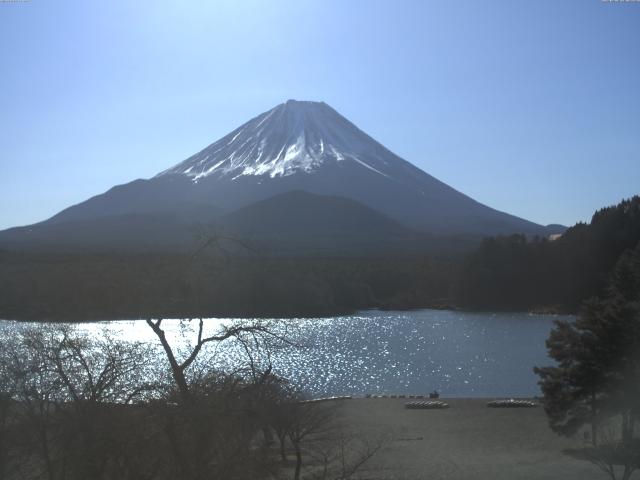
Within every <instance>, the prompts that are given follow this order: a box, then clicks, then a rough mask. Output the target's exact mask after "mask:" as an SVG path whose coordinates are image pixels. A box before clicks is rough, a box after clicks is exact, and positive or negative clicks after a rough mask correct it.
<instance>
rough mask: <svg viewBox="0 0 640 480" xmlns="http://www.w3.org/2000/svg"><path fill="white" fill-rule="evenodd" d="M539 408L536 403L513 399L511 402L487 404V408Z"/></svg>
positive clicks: (499, 401)
mask: <svg viewBox="0 0 640 480" xmlns="http://www.w3.org/2000/svg"><path fill="white" fill-rule="evenodd" d="M537 406H538V404H537V403H536V402H532V401H530V400H514V399H513V398H510V399H509V400H493V401H491V402H488V403H487V407H489V408H533V407H537Z"/></svg>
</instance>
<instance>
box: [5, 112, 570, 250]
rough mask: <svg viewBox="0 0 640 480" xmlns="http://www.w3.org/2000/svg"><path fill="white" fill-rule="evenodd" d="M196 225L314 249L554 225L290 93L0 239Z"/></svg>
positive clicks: (178, 242)
mask: <svg viewBox="0 0 640 480" xmlns="http://www.w3.org/2000/svg"><path fill="white" fill-rule="evenodd" d="M196 225H206V226H209V227H211V228H214V229H217V230H224V231H231V232H233V233H234V234H240V235H249V236H253V237H254V238H258V239H261V240H265V239H266V243H267V244H270V245H272V246H273V245H276V244H278V242H283V241H284V242H287V241H288V242H289V243H290V244H291V243H292V242H293V243H295V242H301V244H304V243H305V241H307V240H309V239H312V238H313V239H316V240H317V239H318V238H323V239H324V241H323V242H324V243H323V244H322V246H321V247H319V248H324V247H326V246H327V245H336V244H340V243H341V242H342V243H344V242H347V243H350V245H352V246H354V247H357V245H359V244H363V242H364V243H367V244H375V243H376V242H379V243H380V245H388V244H389V242H397V241H398V239H400V238H402V239H407V238H411V239H413V240H412V241H415V240H416V239H417V238H422V237H425V236H429V237H437V236H455V235H469V236H486V235H496V234H511V233H524V234H527V235H542V236H546V235H548V234H550V233H556V230H557V229H554V228H552V227H544V226H541V225H538V224H535V223H532V222H529V221H527V220H524V219H522V218H519V217H516V216H513V215H509V214H507V213H504V212H500V211H498V210H494V209H492V208H490V207H488V206H486V205H483V204H481V203H479V202H477V201H475V200H473V199H472V198H470V197H468V196H466V195H464V194H463V193H460V192H458V191H456V190H455V189H453V188H451V187H449V186H448V185H446V184H444V183H443V182H441V181H439V180H437V179H436V178H434V177H432V176H431V175H429V174H427V173H426V172H424V171H422V170H421V169H419V168H417V167H415V166H414V165H412V164H411V163H409V162H407V161H405V160H403V159H402V158H400V157H399V156H397V155H395V154H394V153H393V152H391V151H390V150H388V149H387V148H385V147H384V146H383V145H381V144H380V143H378V142H377V141H375V140H374V139H373V138H371V137H370V136H368V135H367V134H366V133H364V132H363V131H361V130H360V129H359V128H358V127H356V126H355V125H354V124H353V123H351V122H350V121H349V120H347V119H346V118H345V117H343V116H342V115H340V114H339V113H338V112H336V111H335V110H334V109H333V108H331V107H330V106H329V105H327V104H325V103H323V102H308V101H295V100H289V101H287V102H285V103H283V104H280V105H278V106H276V107H274V108H272V109H271V110H269V111H267V112H264V113H262V114H260V115H258V116H257V117H255V118H253V119H252V120H249V121H248V122H246V123H245V124H243V125H241V126H240V127H238V128H236V129H235V130H233V131H232V132H230V133H229V134H227V135H226V136H224V137H222V138H221V139H219V140H218V141H216V142H214V143H212V144H211V145H209V146H208V147H206V148H204V149H203V150H201V151H200V152H198V153H196V154H195V155H193V156H191V157H189V158H187V159H186V160H184V161H182V162H180V163H178V164H177V165H175V166H173V167H171V168H168V169H166V170H164V171H162V172H160V173H158V174H157V175H156V176H154V177H152V178H150V179H147V180H140V179H139V180H135V181H133V182H130V183H127V184H125V185H119V186H115V187H113V188H111V189H110V190H109V191H107V192H105V193H103V194H101V195H97V196H95V197H93V198H90V199H88V200H86V201H85V202H82V203H80V204H78V205H74V206H72V207H69V208H67V209H65V210H63V211H61V212H60V213H58V214H57V215H55V216H53V217H52V218H50V219H48V220H46V221H44V222H41V223H38V224H34V225H31V226H27V227H18V228H12V229H9V230H5V231H4V232H0V246H4V247H8V248H20V247H27V248H28V247H38V248H46V247H51V248H58V247H63V248H64V247H73V248H77V247H86V248H98V249H109V248H115V249H122V248H142V249H149V248H156V247H157V248H165V249H166V248H173V247H180V246H181V247H185V246H186V245H188V244H190V243H191V242H192V239H193V228H194V226H196ZM560 231H561V230H560ZM305 239H306V240H305ZM314 241H315V240H314ZM312 243H313V242H312Z"/></svg>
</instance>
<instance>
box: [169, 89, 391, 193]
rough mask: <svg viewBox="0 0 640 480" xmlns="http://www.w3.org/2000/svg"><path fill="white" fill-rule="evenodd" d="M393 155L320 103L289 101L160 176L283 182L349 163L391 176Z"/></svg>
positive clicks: (197, 179) (194, 179)
mask: <svg viewBox="0 0 640 480" xmlns="http://www.w3.org/2000/svg"><path fill="white" fill-rule="evenodd" d="M390 155H393V154H392V153H391V152H390V151H388V150H387V149H385V148H384V147H383V146H382V145H380V144H379V143H378V142H376V141H375V140H373V139H372V138H371V137H369V136H368V135H366V134H365V133H364V132H362V131H361V130H360V129H358V128H357V127H356V126H355V125H353V124H352V123H351V122H349V121H348V120H347V119H346V118H344V117H343V116H341V115H340V114H339V113H338V112H336V111H335V110H334V109H332V108H331V107H330V106H328V105H327V104H325V103H324V102H300V101H295V100H289V101H287V102H286V103H283V104H280V105H278V106H276V107H275V108H273V109H271V110H269V111H268V112H265V113H263V114H261V115H258V116H257V117H255V118H254V119H252V120H250V121H248V122H247V123H245V124H244V125H242V126H240V127H239V128H237V129H235V130H234V131H232V132H231V133H229V134H228V135H226V136H225V137H223V138H221V139H220V140H218V141H217V142H215V143H213V144H211V145H209V146H208V147H207V148H205V149H204V150H202V151H200V152H198V153H197V154H195V155H193V156H192V157H190V158H188V159H187V160H185V161H184V162H181V163H179V164H178V165H176V166H174V167H171V168H169V169H168V170H165V171H163V172H161V173H160V174H158V176H163V175H172V174H178V175H186V176H188V177H190V178H191V179H192V180H193V182H198V181H199V180H201V179H202V178H204V177H208V176H217V177H228V178H231V179H232V180H235V179H237V178H239V177H241V176H244V175H255V176H263V175H264V176H268V177H271V178H274V177H284V176H288V175H293V174H295V173H311V172H314V171H316V170H317V169H319V168H320V167H322V166H323V165H327V164H331V163H338V162H353V163H355V164H358V165H360V166H362V167H363V168H367V169H369V170H370V171H372V172H376V173H378V174H379V175H383V176H388V175H391V174H392V173H393V172H392V169H391V168H390V165H389V162H388V158H386V157H388V156H390Z"/></svg>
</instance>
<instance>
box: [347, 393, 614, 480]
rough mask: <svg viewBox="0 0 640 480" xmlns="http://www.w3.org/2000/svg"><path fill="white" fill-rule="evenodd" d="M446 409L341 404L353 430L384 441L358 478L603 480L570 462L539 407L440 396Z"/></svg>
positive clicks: (565, 444)
mask: <svg viewBox="0 0 640 480" xmlns="http://www.w3.org/2000/svg"><path fill="white" fill-rule="evenodd" d="M442 400H444V401H446V402H447V403H448V404H449V405H450V408H448V409H443V410H409V409H406V408H404V405H405V403H407V402H409V401H411V400H409V399H391V398H386V399H364V398H354V399H352V400H344V401H343V402H342V403H343V405H342V408H341V412H342V414H343V415H344V420H345V421H346V422H348V423H349V424H350V425H351V427H352V428H353V430H354V431H356V432H359V433H360V434H362V435H366V436H367V437H370V438H375V437H378V436H385V437H386V438H387V441H386V443H385V445H384V447H383V448H382V449H381V450H380V451H379V452H378V453H377V454H376V456H375V457H374V458H373V459H372V460H371V463H370V464H369V465H368V468H367V471H366V472H363V473H365V475H363V478H393V479H407V480H408V479H450V480H457V479H461V480H462V479H465V480H468V479H493V480H498V479H510V480H512V479H527V480H533V479H536V480H537V479H539V480H542V479H554V478H562V479H564V480H571V479H575V480H590V479H594V480H595V479H602V478H605V477H604V475H603V473H602V472H600V471H599V470H598V469H597V468H596V467H595V466H593V465H591V464H589V463H587V462H582V461H579V460H575V459H572V458H570V457H568V456H567V455H565V454H563V449H566V448H571V447H578V446H580V445H582V444H583V442H584V440H583V439H582V438H574V439H567V438H564V437H560V436H558V435H556V434H554V433H553V432H552V431H551V430H550V428H549V427H548V426H547V419H546V416H545V413H544V410H543V409H542V408H541V407H537V408H487V406H486V404H487V401H488V400H490V399H446V398H445V399H442Z"/></svg>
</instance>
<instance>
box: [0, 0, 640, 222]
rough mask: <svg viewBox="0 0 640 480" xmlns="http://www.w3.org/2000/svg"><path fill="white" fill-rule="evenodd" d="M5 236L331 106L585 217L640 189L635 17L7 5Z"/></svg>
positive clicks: (504, 201) (420, 7) (585, 2)
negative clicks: (303, 110)
mask: <svg viewBox="0 0 640 480" xmlns="http://www.w3.org/2000/svg"><path fill="white" fill-rule="evenodd" d="M0 42H1V43H0V45H1V47H0V51H1V53H0V55H1V57H0V59H1V63H0V68H1V70H0V228H5V227H9V226H14V225H20V224H28V223H32V222H35V221H39V220H44V219H45V218H47V217H49V216H51V215H53V214H54V213H56V212H58V211H59V210H61V209H63V208H64V207H67V206H69V205H71V204H74V203H78V202H80V201H82V200H85V199H86V198H88V197H90V196H92V195H95V194H98V193H101V192H103V191H105V190H107V189H108V188H109V187H111V186H113V185H115V184H120V183H126V182H128V181H131V180H134V179H136V178H147V177H150V176H153V175H154V174H155V173H157V172H159V171H161V170H164V169H165V168H167V167H169V166H171V165H173V164H175V163H177V162H179V161H181V160H183V159H184V158H186V157H187V156H189V155H191V154H193V153H195V152H196V151H199V150H200V149H202V148H203V147H205V146H206V145H208V144H210V143H212V142H213V141H215V140H217V139H218V138H219V137H221V136H223V135H224V134H226V133H228V132H229V131H231V130H232V129H234V128H235V127H237V126H238V125H240V124H241V123H243V122H244V121H246V120H248V119H250V118H251V117H254V116H255V115H257V114H259V113H261V112H263V111H265V110H268V109H269V108H271V107H273V106H274V105H276V104H278V103H281V102H283V101H285V100H286V99H288V98H295V99H298V100H324V101H325V102H327V103H328V104H329V105H331V106H332V107H334V108H335V109H336V110H338V111H339V112H340V113H342V114H343V115H345V116H346V117H347V118H349V119H350V120H351V121H352V122H354V123H355V124H356V125H358V126H359V127H360V128H361V129H363V130H364V131H365V132H367V133H369V134H370V135H371V136H373V137H374V138H375V139H376V140H378V141H380V142H381V143H383V144H384V145H385V146H386V147H388V148H389V149H390V150H392V151H394V152H395V153H397V154H399V155H400V156H401V157H403V158H405V159H406V160H408V161H410V162H412V163H414V164H415V165H417V166H419V167H420V168H422V169H424V170H425V171H427V172H428V173H430V174H432V175H434V176H435V177H437V178H439V179H440V180H442V181H444V182H446V183H448V184H449V185H451V186H453V187H454V188H456V189H458V190H460V191H462V192H464V193H466V194H468V195H470V196H472V197H473V198H475V199H476V200H478V201H480V202H483V203H485V204H487V205H489V206H491V207H494V208H498V209H500V210H504V211H507V212H509V213H513V214H515V215H519V216H522V217H524V218H527V219H529V220H533V221H536V222H539V223H545V224H546V223H551V222H560V223H564V224H573V223H575V222H576V221H578V220H588V219H589V218H590V216H591V214H592V213H593V211H594V210H595V209H597V208H599V207H602V206H605V205H608V204H613V203H617V202H618V201H619V200H620V199H622V198H623V197H629V196H631V195H633V194H637V193H640V3H633V2H629V3H622V2H603V1H601V0H579V1H578V0H577V1H569V0H563V1H558V0H533V1H531V0H504V1H488V0H484V1H478V0H467V1H465V0H455V1H450V2H449V1H447V2H445V1H442V0H438V1H417V0H416V1H413V2H409V1H397V0H394V1H391V0H389V1H386V2H382V1H371V0H366V1H365V0H362V1H355V0H348V1H346V0H336V1H325V0H323V1H320V0H316V1H305V0H291V1H252V2H242V1H239V0H230V1H195V0H190V1H188V2H185V1H172V2H168V1H161V0H153V1H148V2H146V1H135V2H133V1H77V2H72V1H62V0H55V1H53V0H31V1H29V2H26V3H6V2H0Z"/></svg>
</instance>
